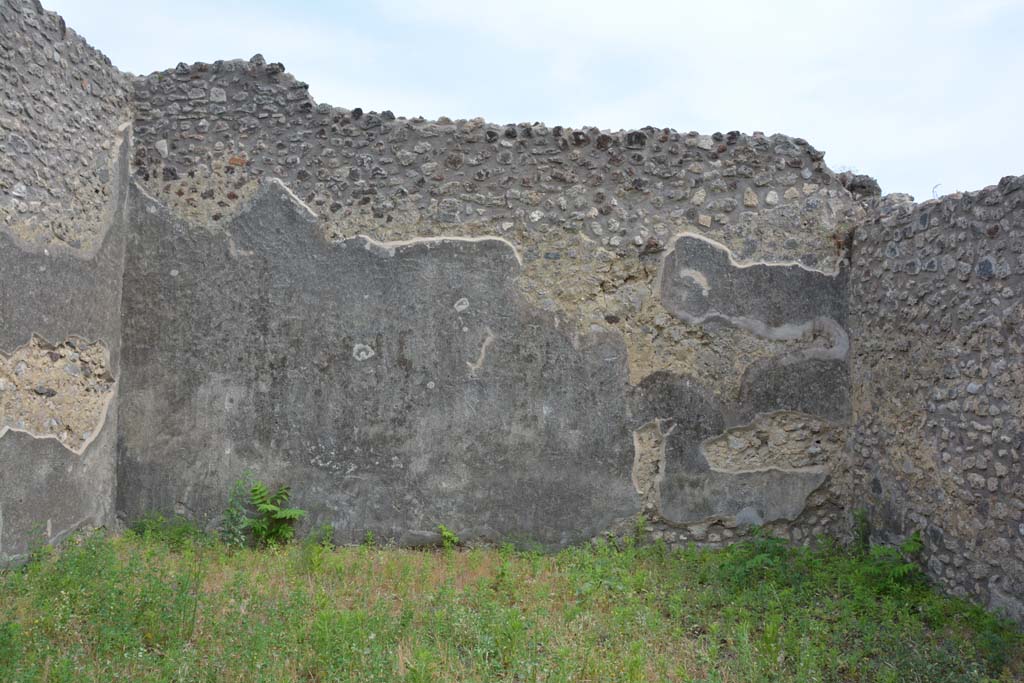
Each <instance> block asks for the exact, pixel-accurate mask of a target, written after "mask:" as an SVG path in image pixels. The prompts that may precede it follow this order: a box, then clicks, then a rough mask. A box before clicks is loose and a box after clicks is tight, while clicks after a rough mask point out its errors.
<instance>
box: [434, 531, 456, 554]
mask: <svg viewBox="0 0 1024 683" xmlns="http://www.w3.org/2000/svg"><path fill="white" fill-rule="evenodd" d="M437 533H439V534H441V547H442V548H444V549H445V550H448V551H450V550H453V549H454V548H455V547H456V546H457V545H459V543H460V541H459V537H458V536H456V535H455V532H454V531H452V530H451V529H449V528H448V527H446V526H445V525H444V524H438V525H437Z"/></svg>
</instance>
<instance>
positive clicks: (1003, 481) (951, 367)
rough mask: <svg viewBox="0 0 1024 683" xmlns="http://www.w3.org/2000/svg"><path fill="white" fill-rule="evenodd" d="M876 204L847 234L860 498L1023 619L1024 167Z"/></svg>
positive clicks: (951, 576) (886, 530)
mask: <svg viewBox="0 0 1024 683" xmlns="http://www.w3.org/2000/svg"><path fill="white" fill-rule="evenodd" d="M877 215H878V219H877V220H876V221H875V222H873V223H870V224H867V225H865V226H863V227H862V228H861V229H859V230H858V231H857V235H856V243H855V245H854V266H853V278H852V292H851V294H852V300H851V311H852V313H853V338H854V353H853V358H852V360H853V387H854V392H853V396H854V403H853V405H854V415H855V420H856V422H855V429H854V431H853V434H852V438H851V441H850V445H851V454H852V456H853V458H854V467H855V473H856V476H857V482H856V485H855V486H854V491H855V492H856V496H857V504H858V505H863V504H866V505H867V507H868V509H869V511H870V512H871V517H872V520H873V522H874V524H875V528H876V533H877V534H878V537H879V539H880V540H898V539H900V538H903V537H904V536H906V535H908V534H910V533H912V532H914V531H920V532H921V533H922V538H923V540H924V542H925V551H926V556H927V562H928V569H929V571H930V573H931V575H932V576H933V577H934V578H935V579H936V580H937V581H939V582H940V584H942V585H945V586H946V587H947V588H948V589H949V590H951V591H952V592H953V593H955V594H960V595H968V596H972V597H975V598H977V599H980V600H982V601H983V602H985V603H986V604H988V605H990V606H991V607H994V608H997V609H1000V610H1003V611H1005V612H1006V613H1008V614H1010V615H1011V616H1014V617H1015V618H1017V619H1018V620H1022V621H1024V464H1022V462H1021V454H1022V449H1024V423H1022V420H1024V298H1022V296H1021V294H1022V289H1024V177H1006V178H1003V179H1002V180H1001V181H1000V182H999V184H998V185H996V186H992V187H988V188H986V189H984V190H982V191H980V192H972V193H964V194H958V195H951V196H949V197H944V198H942V199H940V200H938V201H930V202H926V203H924V204H919V205H914V204H912V203H910V202H909V201H907V200H906V198H905V197H903V198H901V197H890V198H888V199H887V200H886V201H885V202H883V203H882V204H881V205H880V206H879V207H878V214H877Z"/></svg>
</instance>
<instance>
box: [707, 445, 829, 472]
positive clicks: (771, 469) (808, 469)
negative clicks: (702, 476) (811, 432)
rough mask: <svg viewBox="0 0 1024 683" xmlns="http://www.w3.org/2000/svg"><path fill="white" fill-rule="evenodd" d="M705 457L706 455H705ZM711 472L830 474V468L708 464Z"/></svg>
mask: <svg viewBox="0 0 1024 683" xmlns="http://www.w3.org/2000/svg"><path fill="white" fill-rule="evenodd" d="M703 454H704V452H703V448H702V449H701V455H703ZM705 459H706V456H705ZM708 467H710V469H711V471H712V472H717V473H718V474H768V473H769V472H780V473H782V474H826V475H827V474H831V473H832V470H831V469H829V468H828V467H827V466H825V465H808V466H807V467H759V468H756V469H747V470H723V469H719V468H717V467H711V465H710V463H709V464H708Z"/></svg>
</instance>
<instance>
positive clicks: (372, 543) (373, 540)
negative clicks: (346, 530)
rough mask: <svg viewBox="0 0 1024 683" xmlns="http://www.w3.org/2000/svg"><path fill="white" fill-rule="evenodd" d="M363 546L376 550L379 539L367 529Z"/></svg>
mask: <svg viewBox="0 0 1024 683" xmlns="http://www.w3.org/2000/svg"><path fill="white" fill-rule="evenodd" d="M363 545H365V546H366V547H367V548H374V547H376V546H377V537H376V536H374V534H373V532H372V531H370V530H369V529H367V531H366V535H365V536H363Z"/></svg>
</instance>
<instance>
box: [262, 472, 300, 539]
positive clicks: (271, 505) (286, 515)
mask: <svg viewBox="0 0 1024 683" xmlns="http://www.w3.org/2000/svg"><path fill="white" fill-rule="evenodd" d="M291 495H292V494H291V489H290V488H289V487H287V486H283V485H282V486H279V487H278V488H277V490H276V491H274V492H273V493H271V492H270V489H269V488H267V485H266V484H264V483H263V482H262V481H257V482H255V483H253V485H252V488H251V489H250V490H249V503H250V504H251V505H252V506H253V507H254V508H256V512H257V516H256V517H251V518H249V520H248V522H247V526H248V528H249V530H250V531H251V532H252V537H253V540H254V541H255V542H256V545H258V546H268V545H284V544H286V543H287V542H288V541H290V540H292V539H293V538H294V537H295V523H296V522H297V521H299V520H300V519H302V518H303V517H305V516H306V511H305V510H301V509H299V508H289V507H285V506H286V505H287V504H288V500H289V499H290V498H291Z"/></svg>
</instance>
